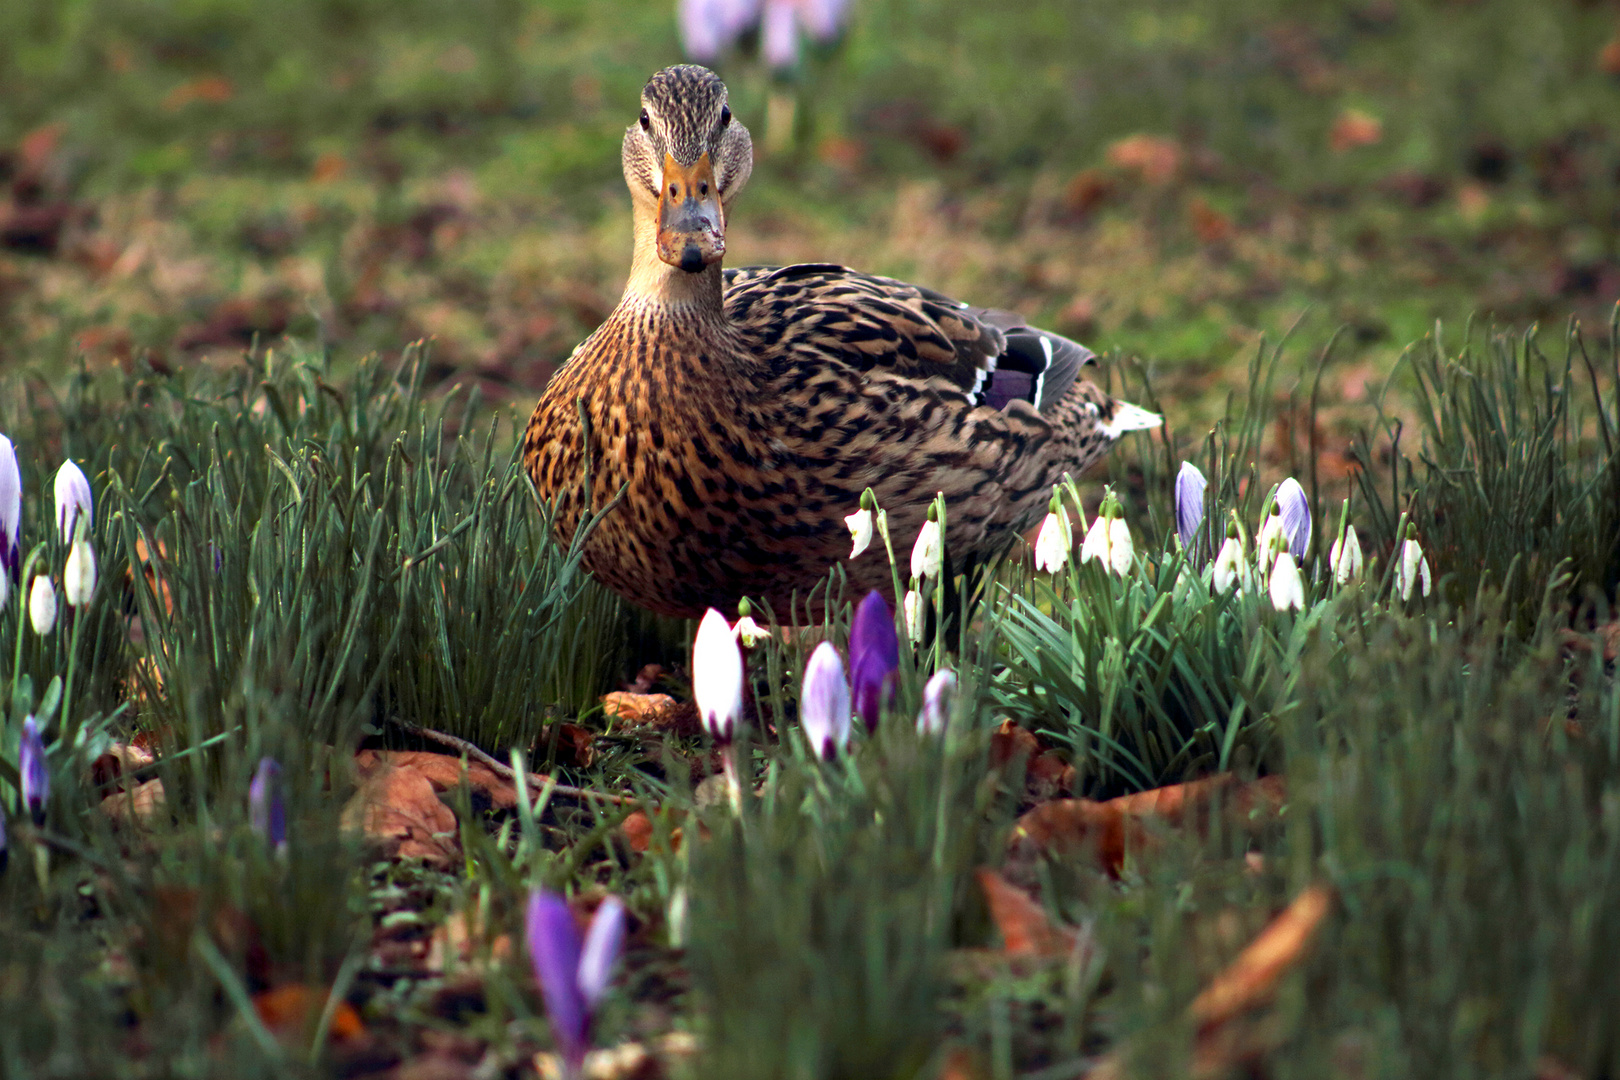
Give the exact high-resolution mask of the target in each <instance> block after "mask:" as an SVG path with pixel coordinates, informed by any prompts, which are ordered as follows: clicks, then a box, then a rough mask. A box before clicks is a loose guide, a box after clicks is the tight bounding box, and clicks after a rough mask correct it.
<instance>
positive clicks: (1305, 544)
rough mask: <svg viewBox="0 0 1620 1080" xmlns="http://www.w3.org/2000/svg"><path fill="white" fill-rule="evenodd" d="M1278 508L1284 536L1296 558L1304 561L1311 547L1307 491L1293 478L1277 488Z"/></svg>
mask: <svg viewBox="0 0 1620 1080" xmlns="http://www.w3.org/2000/svg"><path fill="white" fill-rule="evenodd" d="M1277 506H1278V507H1280V508H1281V511H1282V530H1283V535H1284V536H1286V537H1287V538H1288V550H1289V551H1290V552H1292V553H1293V556H1294V558H1296V559H1303V558H1304V557H1305V552H1306V551H1307V550H1308V549H1309V548H1310V546H1311V502H1310V500H1309V499H1307V498H1306V497H1305V489H1304V488H1302V487H1300V485H1299V481H1298V480H1295V479H1294V478H1293V477H1292V476H1290V477H1289V478H1288V479H1286V480H1284V481H1283V482H1282V483H1281V484H1280V485H1279V486H1278V487H1277Z"/></svg>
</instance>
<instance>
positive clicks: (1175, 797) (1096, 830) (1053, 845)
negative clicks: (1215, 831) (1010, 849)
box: [1013, 773, 1287, 873]
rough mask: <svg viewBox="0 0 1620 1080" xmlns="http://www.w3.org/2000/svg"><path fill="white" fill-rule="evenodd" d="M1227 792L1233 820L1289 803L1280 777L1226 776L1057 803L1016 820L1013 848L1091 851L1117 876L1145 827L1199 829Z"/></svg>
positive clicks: (1145, 836) (1270, 813)
mask: <svg viewBox="0 0 1620 1080" xmlns="http://www.w3.org/2000/svg"><path fill="white" fill-rule="evenodd" d="M1223 791H1224V792H1225V798H1224V800H1223V801H1224V805H1225V806H1226V807H1227V809H1228V811H1229V812H1230V813H1231V814H1232V815H1233V816H1234V818H1235V819H1237V820H1242V821H1246V822H1247V821H1250V820H1251V819H1252V818H1254V817H1255V815H1253V814H1252V813H1251V812H1252V811H1257V810H1258V811H1264V813H1262V814H1260V815H1258V820H1261V821H1266V820H1270V819H1271V818H1273V817H1274V816H1275V814H1276V812H1277V810H1279V809H1280V808H1281V807H1282V804H1283V803H1284V802H1285V801H1286V799H1287V788H1286V786H1285V784H1284V781H1283V778H1282V777H1280V776H1266V777H1262V778H1260V779H1259V780H1255V781H1253V782H1252V783H1248V784H1239V783H1238V781H1237V777H1235V776H1233V775H1232V774H1230V773H1222V774H1220V775H1218V776H1211V777H1206V778H1205V779H1203V780H1193V781H1190V782H1188V783H1185V784H1173V785H1171V786H1169V787H1162V788H1154V789H1153V790H1151V791H1143V792H1138V793H1137V794H1134V795H1122V796H1120V797H1119V798H1117V799H1109V800H1108V801H1106V802H1093V801H1092V800H1090V799H1059V800H1056V801H1054V802H1049V803H1045V804H1043V805H1041V806H1037V807H1035V809H1033V810H1030V811H1029V812H1028V813H1026V814H1024V816H1023V817H1021V818H1019V819H1018V827H1017V829H1015V830H1014V832H1013V839H1014V843H1015V844H1029V843H1032V844H1034V845H1035V846H1036V847H1039V848H1041V849H1043V850H1059V851H1066V850H1071V849H1083V848H1088V847H1090V848H1093V849H1094V850H1095V852H1096V856H1097V859H1098V861H1099V862H1101V863H1102V864H1103V865H1104V866H1105V867H1107V868H1108V869H1109V871H1110V872H1113V873H1117V872H1118V871H1119V869H1120V867H1121V866H1123V865H1124V862H1125V852H1126V850H1127V849H1133V848H1138V847H1141V846H1143V845H1144V844H1145V843H1147V842H1148V841H1149V836H1150V834H1149V831H1148V827H1149V823H1151V822H1159V823H1162V824H1163V825H1166V826H1170V827H1175V826H1178V825H1181V824H1183V823H1187V822H1189V819H1191V821H1190V823H1191V824H1194V825H1195V826H1197V827H1200V828H1202V827H1203V826H1204V825H1206V824H1207V821H1206V820H1205V818H1206V815H1207V814H1208V812H1209V808H1210V805H1211V803H1212V802H1213V801H1214V797H1215V795H1216V793H1217V792H1223Z"/></svg>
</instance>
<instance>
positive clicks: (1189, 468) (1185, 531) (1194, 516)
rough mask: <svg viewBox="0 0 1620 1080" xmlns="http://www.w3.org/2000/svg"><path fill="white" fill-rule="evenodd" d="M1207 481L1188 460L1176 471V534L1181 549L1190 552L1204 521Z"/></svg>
mask: <svg viewBox="0 0 1620 1080" xmlns="http://www.w3.org/2000/svg"><path fill="white" fill-rule="evenodd" d="M1208 486H1209V482H1208V481H1207V480H1205V479H1204V474H1203V473H1202V472H1200V471H1199V469H1198V466H1196V465H1194V464H1193V463H1192V462H1190V461H1183V462H1182V463H1181V471H1180V472H1178V473H1176V535H1178V536H1180V537H1181V548H1182V550H1183V551H1187V552H1191V551H1192V549H1193V541H1195V540H1197V539H1198V528H1199V526H1200V525H1202V524H1203V523H1204V489H1205V488H1206V487H1208Z"/></svg>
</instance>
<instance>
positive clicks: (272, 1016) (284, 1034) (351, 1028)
mask: <svg viewBox="0 0 1620 1080" xmlns="http://www.w3.org/2000/svg"><path fill="white" fill-rule="evenodd" d="M327 997H328V992H327V991H326V990H325V989H324V988H322V987H318V986H304V985H302V984H299V983H288V984H287V985H285V986H274V987H271V988H270V989H269V990H266V991H264V992H263V993H260V994H254V995H253V1011H254V1012H256V1013H258V1014H259V1019H260V1020H262V1021H264V1026H265V1027H267V1028H269V1029H270V1033H271V1034H273V1035H274V1036H276V1038H278V1039H281V1040H282V1041H284V1042H294V1041H302V1040H303V1039H306V1038H308V1037H309V1036H310V1035H311V1034H313V1028H314V1026H315V1024H316V1022H317V1021H319V1019H320V1016H321V1013H322V1012H323V1011H324V1010H325V1009H326V1001H327ZM364 1030H365V1026H364V1025H363V1024H361V1023H360V1014H359V1013H357V1012H355V1011H354V1006H353V1005H350V1004H349V1003H348V1002H347V1001H340V1002H338V1003H337V1007H336V1008H335V1009H333V1010H332V1022H331V1025H330V1026H329V1027H328V1028H327V1037H328V1038H329V1039H331V1040H333V1041H334V1042H342V1041H344V1040H347V1039H353V1038H355V1037H357V1036H359V1035H360V1034H361V1033H362V1032H363V1031H364Z"/></svg>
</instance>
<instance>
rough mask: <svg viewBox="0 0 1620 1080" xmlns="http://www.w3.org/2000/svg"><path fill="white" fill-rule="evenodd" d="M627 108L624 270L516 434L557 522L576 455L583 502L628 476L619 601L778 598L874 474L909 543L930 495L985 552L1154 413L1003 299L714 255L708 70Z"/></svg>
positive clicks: (682, 76) (616, 550) (717, 173)
mask: <svg viewBox="0 0 1620 1080" xmlns="http://www.w3.org/2000/svg"><path fill="white" fill-rule="evenodd" d="M642 104H643V107H644V109H645V112H644V113H643V117H644V118H645V120H644V121H642V122H640V123H638V124H637V125H634V126H632V127H631V128H630V129H629V131H628V132H627V133H626V137H625V153H624V157H625V175H626V179H627V182H628V183H629V184H630V188H631V192H632V196H633V201H634V203H635V209H636V255H635V260H634V263H633V265H632V271H631V279H630V283H629V285H628V286H627V287H626V291H625V296H624V298H623V300H621V301H620V303H619V306H618V307H617V308H616V309H615V310H614V311H613V313H612V314H611V315H609V316H608V318H607V321H606V322H604V323H603V324H602V326H601V327H600V328H598V329H597V331H596V332H595V333H594V334H592V335H591V336H590V338H589V339H587V340H586V341H585V342H584V343H583V344H582V345H581V346H580V347H579V348H578V349H577V350H576V351H575V353H574V355H573V357H572V358H571V359H570V360H569V361H568V363H567V364H565V365H564V366H563V368H562V369H561V370H560V371H559V372H558V373H557V375H556V377H555V378H553V380H552V381H551V383H550V384H549V385H548V386H547V387H546V390H545V393H544V395H543V396H542V397H541V399H540V402H539V404H538V405H537V406H536V407H535V410H534V414H533V416H532V417H531V419H530V421H529V426H528V430H527V432H526V434H525V438H524V447H523V454H524V463H525V466H526V467H527V469H528V472H529V475H530V477H531V478H532V479H533V481H534V484H535V488H536V490H537V491H538V493H539V495H540V497H541V498H542V499H543V500H546V501H547V502H548V503H550V504H551V506H552V507H553V509H554V514H555V523H556V528H557V531H558V534H559V537H560V538H562V539H563V540H565V541H566V540H567V539H568V538H569V537H571V536H572V535H573V532H574V529H575V527H576V525H577V523H578V521H579V520H580V516H581V514H582V513H583V512H584V511H585V510H586V499H585V477H586V472H587V467H588V471H589V478H590V509H591V510H592V511H600V510H602V509H603V508H604V507H606V506H607V505H608V503H609V502H610V501H611V500H612V499H613V498H614V496H615V495H616V494H617V493H618V492H619V491H620V490H621V488H622V489H623V498H622V501H621V502H620V503H619V504H618V505H617V506H615V507H614V508H613V509H612V510H611V511H610V512H609V513H608V514H607V515H606V516H605V517H604V518H603V520H602V521H601V522H600V524H599V525H598V527H597V528H596V530H595V532H593V533H592V535H591V537H590V540H589V541H588V543H587V546H586V551H585V562H586V565H587V566H588V567H589V568H590V570H591V571H592V573H594V574H595V575H596V576H597V577H598V578H599V579H600V580H601V581H603V582H604V583H606V584H607V585H609V586H610V587H612V588H613V589H615V590H617V591H618V592H620V593H621V594H623V595H624V596H626V597H628V598H629V599H630V600H632V601H634V602H636V603H638V604H641V605H643V606H645V607H648V608H651V609H652V610H654V611H658V612H662V613H665V614H671V615H698V614H701V613H702V611H703V610H704V609H705V608H707V607H710V606H713V607H718V608H720V609H721V610H723V611H727V612H730V611H733V610H734V609H735V606H736V603H737V600H738V598H739V597H742V596H750V597H754V598H756V599H760V598H763V599H765V600H767V601H769V603H770V604H771V605H772V606H773V607H774V608H775V609H776V611H777V612H778V613H779V614H785V613H786V612H787V611H788V610H789V604H790V598H791V596H792V595H793V593H794V592H795V591H797V593H798V595H799V598H800V600H801V602H802V601H803V599H804V597H805V595H806V594H807V592H808V591H809V590H810V588H811V587H812V586H814V585H815V584H816V583H818V582H820V581H822V580H824V578H825V576H826V574H827V571H828V569H829V568H830V567H831V566H832V565H833V564H834V563H836V562H838V561H840V560H845V559H847V556H848V555H849V550H850V535H849V531H848V529H847V527H846V526H845V524H844V520H843V519H844V516H845V515H847V514H851V513H854V512H855V510H857V509H858V508H859V503H860V497H861V493H862V491H864V490H865V489H866V488H868V487H870V488H872V489H873V490H874V492H875V494H876V495H877V498H878V501H879V503H880V504H881V505H882V506H883V507H884V508H885V509H886V510H888V512H889V521H890V528H891V532H892V535H893V536H894V538H895V544H896V552H897V555H898V556H899V557H901V558H902V559H904V558H905V555H906V553H907V552H909V550H910V546H911V543H912V540H913V539H914V538H915V536H916V534H917V531H918V529H919V528H921V525H922V521H923V519H924V515H925V513H926V509H927V504H928V502H929V500H930V499H931V498H932V497H933V495H934V493H935V492H936V491H942V492H944V493H945V497H946V500H947V506H948V532H947V538H946V542H947V548H948V549H949V551H950V552H951V554H952V557H953V559H956V558H961V557H988V556H990V555H992V554H994V553H995V552H997V551H999V550H1000V549H1002V548H1004V547H1005V546H1006V544H1007V543H1008V542H1009V541H1010V540H1012V539H1013V538H1014V537H1016V536H1017V535H1018V534H1019V533H1020V532H1022V531H1024V530H1026V529H1028V528H1029V527H1030V526H1032V525H1033V524H1034V523H1035V522H1036V521H1038V520H1039V518H1040V517H1041V515H1042V514H1044V513H1045V510H1046V504H1047V500H1048V498H1049V497H1050V493H1051V488H1052V485H1053V483H1055V482H1056V481H1057V480H1059V479H1061V477H1062V475H1063V474H1064V473H1065V472H1072V473H1075V474H1078V473H1079V472H1080V471H1081V470H1083V469H1084V468H1086V467H1087V466H1088V465H1090V464H1091V463H1092V462H1094V461H1096V460H1097V459H1098V458H1100V457H1101V456H1102V455H1103V454H1104V453H1106V452H1107V450H1108V448H1109V446H1110V445H1112V443H1113V442H1114V441H1115V439H1117V437H1118V435H1119V434H1120V433H1121V432H1122V431H1124V430H1130V429H1132V428H1141V427H1147V426H1151V425H1152V424H1154V423H1157V418H1156V417H1153V416H1152V415H1151V414H1148V413H1145V412H1143V411H1142V410H1140V409H1137V408H1136V407H1135V406H1132V405H1127V404H1124V403H1122V402H1118V401H1115V400H1114V399H1113V398H1110V397H1109V396H1108V395H1106V394H1104V393H1103V392H1102V391H1100V390H1099V389H1097V388H1096V387H1095V386H1094V385H1092V384H1091V383H1088V382H1085V381H1083V380H1079V379H1077V378H1076V375H1077V373H1078V370H1079V368H1080V366H1081V365H1082V364H1084V363H1085V362H1087V361H1088V360H1089V359H1090V358H1091V354H1090V352H1089V351H1088V350H1085V349H1084V348H1083V347H1081V346H1079V345H1076V344H1075V343H1074V342H1071V341H1068V340H1067V339H1065V338H1061V337H1058V336H1057V335H1055V334H1048V333H1046V332H1044V331H1039V330H1035V329H1033V328H1030V327H1028V326H1027V325H1025V324H1024V323H1023V322H1022V320H1021V319H1019V318H1018V317H1017V316H1015V315H1011V314H1009V313H1006V312H994V311H986V310H983V309H977V308H969V307H967V306H965V305H962V304H959V303H957V302H955V301H952V300H949V299H947V298H946V297H943V296H940V295H939V294H937V293H933V292H930V291H928V290H924V289H921V288H918V287H916V286H912V285H907V284H904V283H902V282H898V281H894V280H892V279H888V278H880V277H872V276H868V275H863V274H858V273H855V272H854V271H851V270H847V269H845V268H843V267H839V266H832V265H822V264H817V265H801V266H788V267H781V268H776V269H772V268H748V269H743V270H737V271H722V270H721V267H720V262H719V255H718V253H717V252H716V251H711V250H710V248H711V247H712V248H717V249H718V250H720V251H723V229H724V217H725V210H726V209H729V202H730V200H731V198H732V197H734V196H735V194H736V191H737V190H738V189H739V188H740V187H741V186H742V182H743V181H744V180H746V177H747V167H746V165H745V164H744V163H743V160H742V156H741V155H742V153H743V151H746V150H748V149H749V145H748V142H747V132H746V129H743V128H742V125H741V124H740V123H736V122H734V121H731V120H730V115H729V110H727V109H726V106H725V88H724V86H723V85H722V84H721V83H720V81H719V79H717V78H715V77H714V76H713V75H712V74H711V73H709V72H707V71H705V70H704V69H702V68H692V67H681V68H673V69H668V70H666V71H664V72H660V73H659V74H658V75H657V76H654V79H653V81H652V82H650V83H649V84H648V87H647V90H646V91H644V92H643V96H642ZM723 110H724V111H723ZM739 132H740V135H739ZM677 151H678V152H677ZM662 155H668V156H667V157H663V156H662ZM660 160H662V161H663V162H664V164H663V166H661V167H659V166H657V165H656V162H658V161H660ZM649 162H653V163H654V164H651V165H650V164H649ZM711 163H712V173H711V172H707V171H703V170H704V169H707V168H709V167H710V165H711ZM711 175H712V178H713V182H714V184H715V187H716V191H715V193H714V194H715V196H716V197H717V198H718V202H719V204H720V205H719V206H718V207H712V206H711V208H710V214H709V219H701V218H700V217H698V216H694V215H695V213H696V212H695V211H693V210H692V209H691V207H690V205H688V206H686V208H685V210H684V211H683V209H682V203H681V200H680V199H679V198H677V196H678V195H683V194H684V195H685V196H686V197H687V198H689V199H691V198H695V197H696V196H695V194H694V193H695V192H697V191H698V190H699V187H700V185H701V186H702V190H703V191H704V193H705V194H707V183H708V178H709V177H710V176H711ZM672 177H674V178H675V180H674V181H672V180H671V178H672ZM670 183H674V184H675V185H676V186H675V187H670V188H669V189H668V191H666V185H668V184H670ZM681 184H688V185H690V190H689V191H686V190H682V191H677V188H678V187H679V186H680V185H681ZM666 195H667V196H668V197H667V198H666ZM672 203H673V204H674V209H671V204H672ZM705 205H708V204H705ZM699 209H702V208H701V207H700V208H699ZM683 212H684V213H686V214H687V217H686V218H680V219H678V220H677V215H678V214H680V213H683ZM692 221H696V222H697V224H696V225H691V222H692ZM688 226H690V227H688ZM705 228H708V229H709V231H708V232H704V231H703V230H704V229H705ZM694 237H695V238H696V239H695V240H694ZM711 240H712V243H711V242H710V241H711ZM693 244H697V245H699V248H700V251H699V252H698V253H695V251H694V248H693V247H692V246H691V245H693ZM700 254H701V256H702V257H704V258H706V259H707V261H706V262H704V263H703V264H702V265H701V267H695V266H694V264H696V263H697V262H698V259H699V255H700ZM682 264H684V266H685V268H682ZM881 547H882V546H881V544H874V545H873V547H872V548H871V549H869V550H868V551H867V552H866V553H865V554H863V555H862V556H861V557H860V558H858V559H855V560H853V561H847V562H845V570H846V572H847V574H848V576H849V578H850V580H851V583H852V585H853V586H854V587H855V588H857V589H860V590H865V589H868V588H880V589H884V590H885V591H887V590H888V588H889V582H890V577H889V567H888V562H887V559H886V557H885V555H884V553H883V551H882V550H881Z"/></svg>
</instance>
